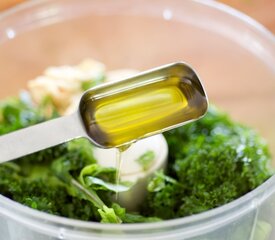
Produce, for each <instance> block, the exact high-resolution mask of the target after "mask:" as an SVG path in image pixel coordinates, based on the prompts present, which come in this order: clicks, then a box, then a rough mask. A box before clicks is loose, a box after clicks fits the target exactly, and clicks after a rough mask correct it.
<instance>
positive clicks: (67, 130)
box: [0, 112, 86, 163]
mask: <svg viewBox="0 0 275 240" xmlns="http://www.w3.org/2000/svg"><path fill="white" fill-rule="evenodd" d="M83 136H86V132H85V129H84V127H83V126H82V122H81V120H80V116H79V113H78V112H77V113H75V114H72V115H70V116H65V117H60V118H57V119H53V120H50V121H47V122H44V123H40V124H37V125H35V126H32V127H27V128H24V129H22V130H19V131H15V132H12V133H9V134H6V135H2V136H0V163H3V162H6V161H10V160H13V159H17V158H19V157H22V156H25V155H28V154H31V153H34V152H37V151H40V150H43V149H46V148H49V147H53V146H56V145H58V144H61V143H64V142H66V141H69V140H72V139H74V138H78V137H83Z"/></svg>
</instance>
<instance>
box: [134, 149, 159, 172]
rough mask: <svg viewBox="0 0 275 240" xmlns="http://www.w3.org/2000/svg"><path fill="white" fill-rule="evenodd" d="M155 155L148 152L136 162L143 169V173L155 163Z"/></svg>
mask: <svg viewBox="0 0 275 240" xmlns="http://www.w3.org/2000/svg"><path fill="white" fill-rule="evenodd" d="M154 160H155V153H154V152H153V151H151V150H150V151H147V152H145V153H144V154H142V155H141V156H140V157H139V158H138V159H136V162H137V163H138V164H139V165H140V166H141V167H142V169H143V171H147V170H148V169H149V168H150V167H151V166H152V165H153V163H154Z"/></svg>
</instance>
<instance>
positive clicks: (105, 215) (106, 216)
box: [98, 206, 122, 223]
mask: <svg viewBox="0 0 275 240" xmlns="http://www.w3.org/2000/svg"><path fill="white" fill-rule="evenodd" d="M98 212H99V214H100V216H101V223H122V220H121V219H120V218H119V217H118V216H117V215H116V213H115V211H114V209H113V208H109V207H107V206H103V208H102V209H98Z"/></svg>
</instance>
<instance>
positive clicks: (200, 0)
mask: <svg viewBox="0 0 275 240" xmlns="http://www.w3.org/2000/svg"><path fill="white" fill-rule="evenodd" d="M54 1H55V0H40V1H35V0H31V1H29V2H25V3H21V4H19V5H17V6H15V7H13V8H11V9H8V10H6V11H4V12H2V13H0V21H2V20H4V19H5V18H8V17H10V16H12V15H13V14H17V13H18V12H20V11H24V10H28V9H31V8H33V7H38V6H40V5H44V4H46V3H50V2H54ZM189 1H191V2H194V3H196V4H198V5H204V6H205V7H207V8H212V9H216V10H218V11H220V12H223V13H225V14H227V15H231V16H232V17H234V18H235V19H239V20H240V21H242V22H244V23H246V24H247V25H248V26H250V27H252V28H253V29H254V30H256V31H257V33H258V34H260V35H261V36H262V37H264V38H266V39H267V40H269V41H270V42H271V43H272V44H273V45H274V48H275V36H274V35H273V34H272V33H271V32H270V31H269V30H267V29H266V28H265V27H264V26H263V25H261V24H260V23H258V22H257V21H256V20H254V19H252V18H251V17H249V16H247V15H246V14H244V13H241V12H239V11H238V10H235V9H233V8H231V7H229V6H227V5H225V4H223V3H218V2H216V1H214V0H209V1H205V0H189ZM267 189H268V191H267ZM274 191H275V175H274V176H272V177H271V178H270V179H268V180H267V181H266V182H264V183H263V184H261V185H260V186H259V187H257V188H256V189H254V190H253V191H251V192H249V193H247V194H245V195H244V196H242V197H240V198H238V199H236V200H234V201H232V202H230V203H228V204H225V205H223V206H220V207H217V208H215V209H211V210H208V211H206V212H203V213H200V214H195V215H192V216H187V217H184V218H178V219H171V220H165V221H163V222H156V223H134V224H122V225H116V224H102V223H97V222H86V221H81V220H74V219H69V218H65V217H60V216H55V215H51V214H47V213H44V212H40V211H37V210H34V209H31V208H29V207H27V206H24V205H21V204H19V203H17V202H15V201H13V200H11V199H8V198H6V197H4V196H2V195H0V204H3V205H4V206H6V207H9V208H10V209H9V210H10V212H9V216H14V217H15V218H16V215H18V214H19V213H22V214H24V217H25V218H35V219H41V220H43V221H49V222H52V223H57V224H60V225H65V224H66V225H69V226H71V227H79V228H87V229H88V228H89V229H98V230H111V231H112V230H126V231H132V230H135V231H136V230H139V229H142V230H153V229H159V228H167V227H176V226H182V225H184V224H190V223H194V222H200V221H201V220H205V219H210V218H212V217H214V216H217V217H222V218H225V216H227V215H232V214H233V213H232V212H233V209H234V208H236V207H238V206H240V205H241V206H243V209H250V208H252V207H255V206H257V205H258V204H259V203H260V202H261V201H264V199H265V198H266V197H267V195H269V194H271V193H272V192H274ZM266 192H268V194H265V193H266ZM252 199H257V200H258V201H256V200H255V201H254V200H252ZM251 202H252V204H251ZM248 203H249V204H248ZM6 210H7V209H6ZM238 210H240V208H238ZM228 221H231V219H228Z"/></svg>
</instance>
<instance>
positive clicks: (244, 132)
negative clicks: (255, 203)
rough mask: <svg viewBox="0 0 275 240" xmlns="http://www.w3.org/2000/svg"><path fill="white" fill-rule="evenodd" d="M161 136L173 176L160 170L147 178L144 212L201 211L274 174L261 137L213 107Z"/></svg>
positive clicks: (160, 214) (170, 214)
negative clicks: (195, 120) (187, 123)
mask: <svg viewBox="0 0 275 240" xmlns="http://www.w3.org/2000/svg"><path fill="white" fill-rule="evenodd" d="M165 136H166V139H167V141H168V144H169V168H168V173H167V175H168V176H170V177H173V179H174V180H173V181H169V180H167V178H166V176H163V174H160V173H158V174H157V175H156V177H155V178H153V179H152V180H151V182H150V183H149V190H150V191H149V194H148V198H147V206H148V207H146V208H145V209H144V210H143V213H145V214H146V215H149V216H152V215H153V216H157V217H161V218H164V219H168V218H176V217H183V216H188V215H191V214H195V213H200V212H203V211H206V210H208V209H212V208H215V207H218V206H221V205H223V204H225V203H228V202H230V201H232V200H234V199H236V198H238V197H240V196H242V195H244V194H245V193H247V192H249V191H251V190H253V189H254V188H256V187H257V186H259V185H260V184H261V183H262V182H264V181H265V180H266V179H267V178H269V177H270V176H271V174H272V172H271V171H270V170H269V169H271V168H270V166H269V163H270V154H269V152H268V149H267V145H266V143H265V142H264V141H263V139H262V138H261V137H259V135H258V134H257V133H256V132H255V131H253V130H251V129H250V128H247V127H244V126H241V125H239V124H236V123H233V122H232V121H231V120H230V119H229V117H228V116H227V115H225V114H223V113H220V112H219V111H218V110H216V109H214V108H210V110H209V112H208V114H207V116H205V117H204V118H203V119H201V120H199V121H197V122H194V123H192V124H189V125H186V126H183V127H181V128H178V129H175V130H172V131H170V132H167V133H166V134H165ZM168 209H169V210H168Z"/></svg>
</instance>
